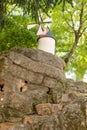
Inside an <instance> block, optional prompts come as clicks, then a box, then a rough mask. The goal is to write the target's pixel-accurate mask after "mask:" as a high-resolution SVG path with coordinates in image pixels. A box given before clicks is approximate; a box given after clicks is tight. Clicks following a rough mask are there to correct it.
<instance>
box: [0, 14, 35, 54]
mask: <svg viewBox="0 0 87 130" xmlns="http://www.w3.org/2000/svg"><path fill="white" fill-rule="evenodd" d="M28 21H29V18H27V17H26V16H25V17H22V16H10V17H7V18H6V25H5V26H4V28H3V29H2V31H1V32H0V52H1V51H5V50H8V49H10V48H12V47H14V46H21V47H28V48H35V47H37V37H36V34H35V30H36V28H34V29H32V30H28V29H27V24H28Z"/></svg>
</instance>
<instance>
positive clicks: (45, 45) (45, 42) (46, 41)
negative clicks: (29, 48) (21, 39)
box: [38, 37, 55, 54]
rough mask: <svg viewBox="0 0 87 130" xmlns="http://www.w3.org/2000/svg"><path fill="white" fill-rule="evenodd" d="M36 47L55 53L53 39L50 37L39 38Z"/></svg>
mask: <svg viewBox="0 0 87 130" xmlns="http://www.w3.org/2000/svg"><path fill="white" fill-rule="evenodd" d="M38 49H40V50H43V51H46V52H49V53H52V54H55V39H54V38H51V37H41V38H39V40H38Z"/></svg>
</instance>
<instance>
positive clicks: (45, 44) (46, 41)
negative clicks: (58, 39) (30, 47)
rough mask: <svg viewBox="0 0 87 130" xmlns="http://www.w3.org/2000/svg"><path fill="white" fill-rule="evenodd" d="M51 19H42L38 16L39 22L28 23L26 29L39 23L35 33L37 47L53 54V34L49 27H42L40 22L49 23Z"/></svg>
mask: <svg viewBox="0 0 87 130" xmlns="http://www.w3.org/2000/svg"><path fill="white" fill-rule="evenodd" d="M51 22H52V19H49V18H48V19H46V20H44V21H42V17H41V16H40V17H39V23H34V24H29V25H28V26H27V28H28V29H31V28H33V27H35V26H36V25H39V28H38V31H37V35H38V36H39V37H38V49H40V50H43V51H46V52H49V53H52V54H54V52H55V38H54V36H53V34H52V33H51V32H50V29H49V28H48V27H47V28H43V27H42V24H43V23H51Z"/></svg>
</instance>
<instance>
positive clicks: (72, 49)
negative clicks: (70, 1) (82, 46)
mask: <svg viewBox="0 0 87 130" xmlns="http://www.w3.org/2000/svg"><path fill="white" fill-rule="evenodd" d="M81 5H82V6H81V10H80V14H79V23H80V25H79V28H78V30H77V31H76V30H74V34H75V40H74V43H73V46H72V48H71V50H70V52H69V54H68V56H67V57H66V59H65V62H66V64H67V63H68V62H69V61H70V59H71V57H72V56H73V54H74V52H75V50H76V47H77V44H78V41H79V39H80V37H81V36H82V34H83V32H84V31H85V29H86V27H85V28H84V29H83V30H82V31H81V29H82V25H83V21H82V18H83V9H84V4H83V3H82V4H81ZM71 16H72V15H71ZM71 18H72V17H71ZM71 21H72V23H73V19H71ZM72 29H74V28H72Z"/></svg>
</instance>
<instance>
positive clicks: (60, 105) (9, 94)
mask: <svg viewBox="0 0 87 130" xmlns="http://www.w3.org/2000/svg"><path fill="white" fill-rule="evenodd" d="M64 69H65V63H64V61H63V60H62V59H60V58H59V57H56V56H53V55H52V54H50V53H47V52H44V51H40V50H37V49H36V50H34V49H27V48H20V47H17V48H13V49H11V50H10V51H8V52H5V53H3V54H2V55H0V130H87V84H86V83H83V82H81V81H80V82H74V81H73V80H71V79H66V77H65V72H64Z"/></svg>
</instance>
